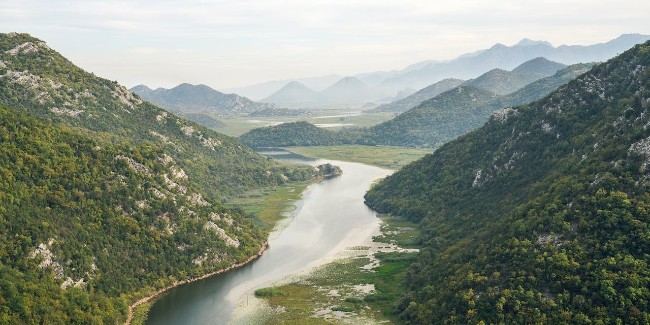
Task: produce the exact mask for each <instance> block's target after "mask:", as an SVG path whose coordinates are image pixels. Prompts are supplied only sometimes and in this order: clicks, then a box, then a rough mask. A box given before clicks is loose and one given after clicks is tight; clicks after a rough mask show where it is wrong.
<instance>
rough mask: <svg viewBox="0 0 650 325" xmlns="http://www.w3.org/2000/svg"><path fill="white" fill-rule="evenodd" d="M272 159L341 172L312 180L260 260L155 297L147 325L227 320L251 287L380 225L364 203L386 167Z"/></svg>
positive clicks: (283, 155)
mask: <svg viewBox="0 0 650 325" xmlns="http://www.w3.org/2000/svg"><path fill="white" fill-rule="evenodd" d="M261 153H263V154H267V155H271V156H273V157H275V158H276V159H280V160H287V161H294V162H302V163H308V164H310V165H318V164H322V163H326V162H331V163H332V164H334V165H337V166H339V167H341V169H342V170H343V175H341V176H339V177H335V178H331V179H327V180H324V181H322V182H320V183H317V184H313V185H311V186H310V187H309V188H307V190H306V191H305V192H304V193H303V198H302V199H301V200H299V201H298V202H296V209H295V210H294V212H293V213H292V214H291V215H290V216H289V217H288V218H287V219H285V220H284V221H283V222H282V224H281V225H280V226H279V227H276V230H274V231H273V232H272V233H271V235H270V238H269V249H268V250H267V251H266V252H265V253H264V255H262V256H261V257H260V258H259V259H257V260H255V261H254V262H252V263H250V264H248V265H247V266H245V267H243V268H240V269H237V270H233V271H231V272H228V273H225V274H222V275H218V276H215V277H211V278H208V279H205V280H202V281H197V282H193V283H190V284H187V285H183V286H180V287H177V288H174V289H172V290H170V291H169V293H168V294H166V295H165V296H163V297H162V298H160V299H159V300H158V301H156V302H155V303H154V305H153V307H152V308H151V310H150V312H149V317H148V319H147V324H152V325H153V324H155V325H158V324H161V325H165V324H227V323H228V321H229V320H230V319H231V317H232V314H233V311H234V310H235V308H236V307H237V305H238V304H239V303H240V302H242V301H246V299H247V297H248V296H250V295H252V294H253V292H254V291H255V290H256V289H259V288H262V287H266V286H269V285H271V284H272V283H274V282H276V281H278V280H282V279H284V278H286V277H287V276H289V275H292V274H296V273H298V272H300V271H304V270H306V269H308V268H310V267H313V266H316V265H319V264H322V263H323V262H325V261H326V258H327V257H328V256H331V255H332V254H334V253H335V252H337V251H339V250H341V249H343V248H345V247H348V246H355V245H359V244H361V243H363V241H364V240H367V237H370V236H371V235H372V234H374V233H376V231H377V230H378V228H379V219H378V218H377V217H376V214H375V212H373V211H372V210H370V209H369V208H368V207H366V205H365V204H364V203H363V195H364V193H365V192H366V191H367V190H368V188H369V187H370V185H371V184H372V182H373V181H375V180H376V179H378V178H381V177H385V176H387V175H388V174H390V171H388V170H385V169H381V168H378V167H373V166H369V165H364V164H358V163H348V162H341V161H329V160H311V159H305V158H304V157H302V156H299V155H294V154H290V153H287V152H286V151H265V152H261Z"/></svg>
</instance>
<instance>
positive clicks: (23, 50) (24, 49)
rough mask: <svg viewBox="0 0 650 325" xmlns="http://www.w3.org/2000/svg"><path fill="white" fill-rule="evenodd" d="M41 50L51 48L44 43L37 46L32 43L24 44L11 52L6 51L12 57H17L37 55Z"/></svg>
mask: <svg viewBox="0 0 650 325" xmlns="http://www.w3.org/2000/svg"><path fill="white" fill-rule="evenodd" d="M41 48H49V47H48V46H47V45H46V44H45V43H43V42H40V43H36V44H35V43H32V42H25V43H23V44H20V45H18V46H16V47H14V48H13V49H11V50H9V51H6V53H9V54H10V55H11V56H16V55H18V54H29V53H36V52H38V51H40V49H41Z"/></svg>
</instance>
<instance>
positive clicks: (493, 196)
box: [366, 43, 650, 324]
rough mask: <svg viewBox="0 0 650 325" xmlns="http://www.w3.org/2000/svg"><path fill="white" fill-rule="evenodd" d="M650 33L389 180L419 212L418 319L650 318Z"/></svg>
mask: <svg viewBox="0 0 650 325" xmlns="http://www.w3.org/2000/svg"><path fill="white" fill-rule="evenodd" d="M649 66H650V43H645V44H643V45H639V46H636V47H635V48H633V49H632V50H629V51H627V52H625V53H623V54H622V55H620V56H618V57H616V58H614V59H612V60H610V61H608V62H606V63H603V64H600V65H598V66H596V67H594V68H593V69H592V70H591V71H590V72H588V73H586V74H584V75H581V76H579V77H578V78H577V79H575V80H573V81H571V82H570V83H568V84H567V85H565V86H562V87H560V88H559V89H558V90H557V91H555V92H553V93H552V94H551V95H549V96H548V97H546V98H544V99H542V100H540V101H537V102H534V103H532V104H529V105H526V106H519V107H515V108H506V109H502V110H499V111H497V112H495V113H493V114H492V116H491V118H490V120H489V122H488V123H487V124H486V125H485V126H483V127H482V128H480V129H478V130H476V131H474V132H472V133H470V134H467V135H465V136H462V137H460V138H458V139H456V140H454V141H452V142H450V143H447V144H445V145H444V146H442V147H441V148H440V149H438V150H437V151H436V152H435V153H433V154H431V155H427V156H426V157H424V158H423V159H421V160H418V161H416V162H414V163H412V164H410V165H408V166H406V167H404V168H403V169H401V170H400V171H398V172H397V173H395V174H393V175H392V176H389V177H387V178H386V179H385V180H383V181H381V182H380V183H378V184H377V185H376V186H375V187H373V188H372V189H371V190H370V191H369V192H368V193H367V195H366V200H367V203H368V205H369V206H371V207H372V208H374V209H376V210H378V211H380V212H384V213H391V214H395V215H400V216H405V217H408V218H410V219H412V220H420V221H421V229H423V236H422V237H421V239H420V242H421V243H422V245H423V246H424V247H423V249H422V252H421V254H420V256H419V259H418V261H416V263H414V265H413V266H412V268H411V271H410V274H409V276H408V277H407V279H406V285H407V286H408V288H409V292H408V293H407V294H406V295H405V297H403V299H402V300H401V301H400V303H399V305H398V309H399V311H400V312H401V315H402V318H403V320H405V321H406V322H409V323H418V324H420V323H433V322H435V323H463V324H478V323H481V324H488V323H494V324H496V323H506V324H508V323H547V324H562V323H572V324H615V323H619V324H648V323H649V322H650V290H649V289H648V288H650V268H649V266H648V263H650V237H649V236H648V234H649V231H650V225H649V224H648V222H649V221H650V210H649V209H650V196H649V195H648V189H649V186H650V182H649V181H648V180H649V179H650V178H649V174H650V169H649V168H648V166H650V165H649V164H650V130H648V125H650V114H648V110H649V109H650V88H648V85H650V67H649Z"/></svg>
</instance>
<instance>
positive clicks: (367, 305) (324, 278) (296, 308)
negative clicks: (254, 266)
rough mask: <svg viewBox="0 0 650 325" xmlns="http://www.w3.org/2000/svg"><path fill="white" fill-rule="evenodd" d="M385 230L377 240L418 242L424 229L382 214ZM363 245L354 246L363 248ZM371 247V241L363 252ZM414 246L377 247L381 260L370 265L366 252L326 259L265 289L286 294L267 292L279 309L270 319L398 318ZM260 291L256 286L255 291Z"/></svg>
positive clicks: (380, 243)
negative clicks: (383, 249)
mask: <svg viewBox="0 0 650 325" xmlns="http://www.w3.org/2000/svg"><path fill="white" fill-rule="evenodd" d="M382 220H383V221H384V225H383V226H382V232H383V233H384V235H383V236H378V237H376V238H375V243H377V244H375V245H374V246H378V247H380V250H381V247H384V246H392V247H394V245H397V244H399V245H402V244H403V245H404V246H409V247H413V246H415V245H416V241H415V238H417V236H418V234H419V231H418V228H417V226H416V224H414V223H411V222H408V221H406V220H403V219H400V218H394V217H389V216H382ZM361 248H363V247H353V248H352V250H354V251H359V250H360V249H361ZM369 250H372V248H371V247H368V248H367V249H366V250H365V251H364V252H366V253H367V252H368V251H369ZM416 254H417V253H413V252H394V251H392V252H390V251H388V252H383V253H376V254H375V258H377V259H379V266H377V267H375V268H372V269H367V266H368V265H369V264H371V263H372V262H373V260H371V258H369V257H368V256H367V255H366V254H359V256H358V257H353V258H348V259H342V260H337V261H334V262H332V263H330V264H326V265H324V266H322V267H320V268H318V269H316V270H314V271H312V272H311V273H310V274H308V275H306V276H304V277H303V278H301V279H300V280H299V281H297V282H295V283H290V284H287V285H282V286H278V287H272V288H265V289H263V290H269V291H270V290H275V291H276V292H282V293H283V295H270V296H265V297H263V299H266V300H267V302H268V304H269V305H270V306H271V308H273V309H274V310H276V311H278V312H275V313H273V314H271V315H268V319H267V320H266V321H265V323H268V324H326V323H332V322H337V321H340V322H344V321H345V322H352V323H377V322H381V321H389V322H391V323H399V322H400V321H399V317H398V315H397V314H395V312H394V306H395V303H396V302H397V299H398V298H399V297H400V296H402V294H403V293H404V287H403V285H402V283H403V279H404V276H405V275H406V271H407V269H408V267H409V265H410V264H411V263H412V262H413V261H414V260H415V258H416ZM256 294H257V292H256ZM258 296H260V295H258Z"/></svg>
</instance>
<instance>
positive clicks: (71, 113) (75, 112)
mask: <svg viewBox="0 0 650 325" xmlns="http://www.w3.org/2000/svg"><path fill="white" fill-rule="evenodd" d="M50 111H51V112H52V113H54V114H56V115H66V116H70V117H77V116H79V114H81V113H83V112H84V110H82V109H79V110H75V109H67V108H58V107H52V108H50Z"/></svg>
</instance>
